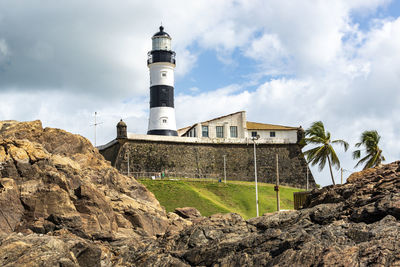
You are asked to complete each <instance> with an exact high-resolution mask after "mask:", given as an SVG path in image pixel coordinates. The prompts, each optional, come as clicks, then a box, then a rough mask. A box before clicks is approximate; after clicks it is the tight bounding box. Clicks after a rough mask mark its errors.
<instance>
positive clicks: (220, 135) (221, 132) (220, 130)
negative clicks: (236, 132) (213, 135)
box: [216, 126, 224, 138]
mask: <svg viewBox="0 0 400 267" xmlns="http://www.w3.org/2000/svg"><path fill="white" fill-rule="evenodd" d="M216 129H217V137H218V138H223V137H224V126H217V127H216Z"/></svg>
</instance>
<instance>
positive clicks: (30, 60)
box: [0, 0, 400, 186]
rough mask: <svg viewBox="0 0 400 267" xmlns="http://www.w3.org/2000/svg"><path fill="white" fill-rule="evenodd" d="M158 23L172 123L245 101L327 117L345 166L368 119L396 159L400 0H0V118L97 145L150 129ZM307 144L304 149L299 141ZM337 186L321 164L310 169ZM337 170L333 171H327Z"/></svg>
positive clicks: (306, 120)
mask: <svg viewBox="0 0 400 267" xmlns="http://www.w3.org/2000/svg"><path fill="white" fill-rule="evenodd" d="M161 22H162V24H163V26H164V27H165V31H166V32H168V33H169V34H170V35H171V37H172V45H173V49H174V50H175V51H176V54H177V66H176V71H175V109H176V119H177V127H178V128H182V127H185V126H188V125H191V124H193V123H195V122H199V121H205V120H208V119H211V118H214V117H218V116H221V115H226V114H229V113H232V112H236V111H240V110H246V111H247V119H248V120H249V121H256V122H262V123H272V124H280V125H288V126H300V125H301V126H302V127H303V128H304V129H306V128H308V127H309V126H310V125H311V123H312V122H314V121H323V123H324V125H325V128H326V130H328V131H329V132H331V134H332V138H333V139H344V140H346V141H347V142H349V144H350V149H349V151H348V152H346V153H345V152H344V151H343V149H342V148H341V147H336V151H337V152H338V156H339V158H340V160H341V163H342V167H343V168H344V169H345V172H344V176H345V178H346V177H347V176H348V175H349V174H351V173H352V172H354V171H358V170H359V169H360V168H358V169H354V165H355V164H356V161H355V160H353V159H352V157H351V152H352V151H353V150H354V149H355V148H354V144H355V143H357V142H358V141H359V138H360V135H361V133H362V132H363V131H365V130H377V131H378V132H379V134H380V135H381V143H380V145H381V148H382V150H383V154H384V156H385V157H386V162H387V163H389V162H392V161H395V160H398V159H400V141H399V140H400V116H399V114H400V1H399V0H392V1H390V0H335V1H327V0H303V1H291V0H219V1H215V0H199V1H185V0H171V1H168V2H166V1H158V0H148V1H139V0H134V1H126V0H115V1H106V0H96V1H94V0H87V1H80V0H79V1H78V0H68V1H64V0H60V1H51V0H40V1H39V0H25V1H22V0H0V100H1V101H0V103H1V104H0V120H19V121H30V120H36V119H40V120H41V121H42V123H43V126H45V127H55V128H62V129H65V130H67V131H70V132H72V133H77V134H80V135H82V136H85V137H87V138H88V139H89V140H91V141H92V142H93V143H94V127H93V124H94V113H95V112H97V122H99V123H101V124H99V125H98V126H97V127H96V129H97V138H96V144H97V145H101V144H105V143H107V142H109V141H111V140H112V139H114V138H115V137H116V129H115V126H116V124H117V122H118V121H119V119H121V118H122V119H123V120H124V121H125V122H126V123H127V125H128V131H129V132H134V133H146V131H147V122H148V114H149V73H148V68H147V65H146V59H147V52H148V51H150V50H151V36H152V35H153V34H154V33H155V32H157V31H158V27H159V26H160V23H161ZM306 148H307V147H306ZM312 172H313V174H314V177H315V179H316V182H317V183H318V184H320V185H323V186H325V185H329V184H331V179H330V176H329V172H328V168H326V169H325V170H324V171H322V172H319V171H318V168H316V167H314V168H312ZM334 175H335V179H336V181H337V182H340V172H339V171H338V170H334Z"/></svg>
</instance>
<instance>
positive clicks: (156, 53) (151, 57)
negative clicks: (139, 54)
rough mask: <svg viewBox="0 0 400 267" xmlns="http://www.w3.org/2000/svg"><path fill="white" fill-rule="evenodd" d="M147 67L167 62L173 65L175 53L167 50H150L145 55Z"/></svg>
mask: <svg viewBox="0 0 400 267" xmlns="http://www.w3.org/2000/svg"><path fill="white" fill-rule="evenodd" d="M147 56H148V59H147V65H149V64H152V63H156V62H168V63H172V64H175V52H174V51H168V50H152V51H150V52H148V53H147Z"/></svg>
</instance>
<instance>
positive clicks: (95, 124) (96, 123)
mask: <svg viewBox="0 0 400 267" xmlns="http://www.w3.org/2000/svg"><path fill="white" fill-rule="evenodd" d="M102 123H103V122H97V111H95V112H94V124H92V125H91V126H94V146H95V147H96V146H97V140H96V139H97V136H96V134H97V133H96V127H97V125H100V124H102Z"/></svg>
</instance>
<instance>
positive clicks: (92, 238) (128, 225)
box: [0, 121, 400, 266]
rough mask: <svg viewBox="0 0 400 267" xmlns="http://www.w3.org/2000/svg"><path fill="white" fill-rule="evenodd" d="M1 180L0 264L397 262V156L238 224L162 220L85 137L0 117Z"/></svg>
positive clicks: (222, 218)
mask: <svg viewBox="0 0 400 267" xmlns="http://www.w3.org/2000/svg"><path fill="white" fill-rule="evenodd" d="M0 174H1V175H0V266H27V265H28V266H400V241H399V240H400V161H399V162H393V163H391V164H387V165H383V166H380V167H377V168H373V169H368V170H365V171H362V172H359V173H355V174H353V175H352V176H351V177H349V178H348V180H347V181H348V182H347V183H346V184H344V185H337V186H329V187H325V188H323V189H321V190H314V191H313V192H312V193H311V196H310V198H309V200H308V202H307V203H306V207H307V208H305V209H303V210H300V211H287V212H280V213H272V214H265V215H264V216H261V217H258V218H253V219H250V220H248V221H245V220H243V219H242V218H241V217H240V216H239V215H237V214H216V215H213V216H210V217H208V218H206V217H201V216H200V214H198V213H197V212H196V210H194V209H191V208H183V209H178V210H177V213H168V214H166V213H165V210H164V209H163V208H162V207H160V205H159V203H158V202H157V200H156V199H155V198H154V196H153V195H152V194H151V193H150V192H149V191H148V190H147V189H146V188H145V187H143V186H142V185H140V184H138V183H137V182H136V181H135V180H134V179H131V178H128V177H126V176H123V175H121V174H119V173H118V172H117V171H116V170H115V169H113V168H112V167H111V166H110V165H109V164H108V163H107V162H106V161H104V159H103V158H102V156H101V155H100V154H99V153H98V152H97V150H96V149H95V148H93V146H91V144H90V143H89V141H88V140H86V139H85V138H83V137H80V136H77V135H73V134H70V133H67V132H65V131H62V130H58V129H51V128H46V129H43V128H42V126H41V123H40V122H39V121H35V122H28V123H18V122H13V121H6V122H0ZM178 214H180V215H178Z"/></svg>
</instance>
